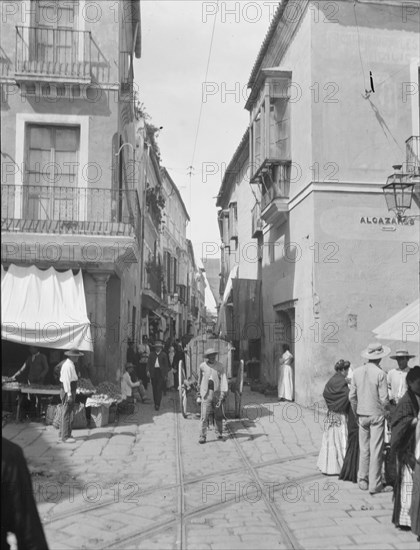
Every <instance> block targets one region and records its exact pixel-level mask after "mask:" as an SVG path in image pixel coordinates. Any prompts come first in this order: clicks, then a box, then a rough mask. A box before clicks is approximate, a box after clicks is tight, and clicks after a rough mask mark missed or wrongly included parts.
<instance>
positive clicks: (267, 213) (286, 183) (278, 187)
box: [261, 162, 290, 223]
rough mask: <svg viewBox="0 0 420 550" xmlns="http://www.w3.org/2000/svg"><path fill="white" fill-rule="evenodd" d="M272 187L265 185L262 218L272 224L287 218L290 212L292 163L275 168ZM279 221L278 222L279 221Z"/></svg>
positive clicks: (262, 199) (262, 197) (262, 198)
mask: <svg viewBox="0 0 420 550" xmlns="http://www.w3.org/2000/svg"><path fill="white" fill-rule="evenodd" d="M270 179H271V185H270V186H269V187H266V186H265V185H263V186H262V187H263V189H262V196H261V218H262V219H263V220H264V221H265V222H266V223H272V222H273V221H274V220H276V219H277V218H278V217H282V218H285V216H287V213H288V211H289V205H288V203H289V193H290V163H289V162H285V163H281V164H279V165H278V166H276V167H274V171H273V172H272V176H271V178H266V179H265V181H266V182H267V180H268V181H270ZM277 221H278V220H277Z"/></svg>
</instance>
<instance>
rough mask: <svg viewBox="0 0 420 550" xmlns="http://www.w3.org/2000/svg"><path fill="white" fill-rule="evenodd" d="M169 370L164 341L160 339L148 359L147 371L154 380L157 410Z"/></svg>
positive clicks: (153, 388) (152, 380)
mask: <svg viewBox="0 0 420 550" xmlns="http://www.w3.org/2000/svg"><path fill="white" fill-rule="evenodd" d="M168 371H169V359H168V356H167V355H166V353H165V352H164V351H163V343H162V342H161V341H160V340H157V341H156V342H155V347H154V350H153V351H152V352H151V354H150V355H149V359H148V360H147V372H148V374H149V376H150V380H151V382H152V390H153V401H154V403H155V410H156V411H158V410H159V408H160V403H161V401H162V393H163V389H164V387H165V384H166V377H167V376H168Z"/></svg>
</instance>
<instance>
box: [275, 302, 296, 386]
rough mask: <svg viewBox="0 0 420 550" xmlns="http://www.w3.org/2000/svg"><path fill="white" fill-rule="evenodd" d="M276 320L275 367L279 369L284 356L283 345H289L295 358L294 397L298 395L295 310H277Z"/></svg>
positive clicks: (291, 308)
mask: <svg viewBox="0 0 420 550" xmlns="http://www.w3.org/2000/svg"><path fill="white" fill-rule="evenodd" d="M275 314H276V320H275V331H274V336H275V339H274V341H275V345H274V359H275V365H276V368H277V369H278V360H279V359H280V357H281V356H282V354H283V344H287V345H288V346H289V349H290V353H291V354H292V355H293V357H294V364H293V365H294V368H293V388H294V392H293V393H294V395H295V394H296V385H295V381H296V356H295V341H296V337H297V336H298V335H297V334H296V325H295V308H294V307H288V308H284V309H283V308H282V309H277V310H276V311H275Z"/></svg>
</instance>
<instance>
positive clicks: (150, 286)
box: [146, 270, 162, 298]
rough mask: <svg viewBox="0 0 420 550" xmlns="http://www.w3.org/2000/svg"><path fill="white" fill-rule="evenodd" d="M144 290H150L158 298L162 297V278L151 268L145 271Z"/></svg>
mask: <svg viewBox="0 0 420 550" xmlns="http://www.w3.org/2000/svg"><path fill="white" fill-rule="evenodd" d="M146 290H151V291H152V292H154V293H155V294H156V296H158V297H159V298H161V297H162V280H161V278H160V275H159V274H158V273H156V272H155V271H153V270H152V271H147V272H146Z"/></svg>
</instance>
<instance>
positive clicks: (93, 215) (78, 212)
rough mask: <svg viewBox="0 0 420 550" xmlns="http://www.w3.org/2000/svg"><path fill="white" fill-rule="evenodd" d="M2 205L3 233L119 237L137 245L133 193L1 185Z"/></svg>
mask: <svg viewBox="0 0 420 550" xmlns="http://www.w3.org/2000/svg"><path fill="white" fill-rule="evenodd" d="M1 202H2V204H1V228H2V231H8V232H11V231H13V232H15V233H16V232H29V233H59V234H68V233H70V234H84V235H86V234H87V235H122V236H133V237H135V238H137V240H138V241H139V242H140V238H141V213H140V203H139V199H138V195H137V191H136V190H125V191H121V190H115V191H114V190H113V189H101V188H80V187H58V186H57V187H49V186H44V185H2V186H1Z"/></svg>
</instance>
